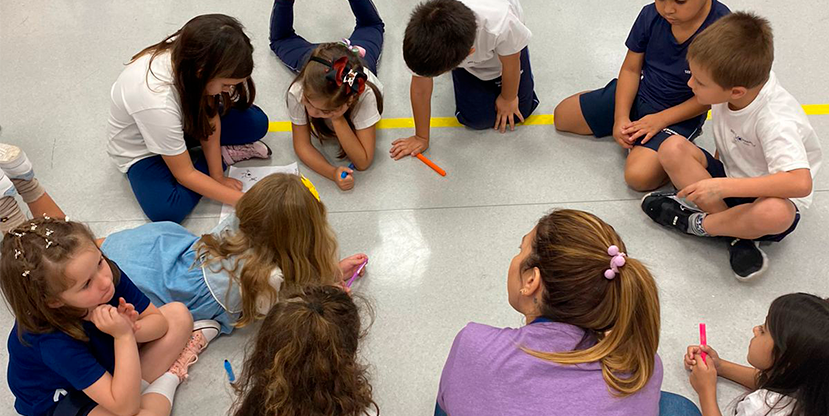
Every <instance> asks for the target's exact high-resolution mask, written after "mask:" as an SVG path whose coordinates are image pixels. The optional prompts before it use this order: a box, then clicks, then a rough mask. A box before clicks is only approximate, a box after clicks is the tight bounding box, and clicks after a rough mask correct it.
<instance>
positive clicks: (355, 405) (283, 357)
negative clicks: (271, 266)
mask: <svg viewBox="0 0 829 416" xmlns="http://www.w3.org/2000/svg"><path fill="white" fill-rule="evenodd" d="M365 305H367V306H368V304H367V303H365ZM367 312H368V315H371V310H370V309H369V310H368V311H367ZM361 328H362V323H361V319H360V310H359V308H358V307H357V305H356V304H355V302H354V301H353V300H352V298H351V296H349V295H348V294H346V292H345V291H343V289H342V288H340V287H336V286H308V287H304V288H301V289H300V290H299V291H297V292H294V293H292V294H289V295H286V296H284V297H282V299H280V300H279V302H277V303H276V304H275V305H274V307H273V308H272V309H271V311H270V313H268V315H267V316H266V317H265V318H264V319H263V321H262V326H261V327H260V328H259V332H258V333H257V335H256V337H255V338H254V339H253V340H252V341H251V343H250V344H249V346H248V348H247V351H246V354H245V356H246V358H245V366H244V369H243V370H242V373H241V375H240V377H239V380H237V381H236V383H234V384H233V388H234V389H235V390H236V394H237V399H236V402H235V403H234V404H233V407H232V408H231V413H232V414H233V415H234V416H272V415H292V416H361V415H369V414H370V413H369V410H370V409H371V410H374V412H375V413H374V414H379V413H380V410H379V408H378V407H377V404H376V403H375V402H374V400H373V399H372V387H371V384H370V382H369V379H368V371H367V366H366V365H365V364H362V363H360V362H359V360H358V356H357V352H358V347H359V342H360V340H361V339H362V337H363V336H364V333H363V331H362V329H361Z"/></svg>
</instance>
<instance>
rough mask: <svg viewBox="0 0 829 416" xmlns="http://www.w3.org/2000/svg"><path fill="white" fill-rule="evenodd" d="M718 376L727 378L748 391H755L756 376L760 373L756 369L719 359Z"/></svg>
mask: <svg viewBox="0 0 829 416" xmlns="http://www.w3.org/2000/svg"><path fill="white" fill-rule="evenodd" d="M717 372H718V373H719V375H720V376H722V377H724V378H727V379H729V380H731V381H733V382H735V383H737V384H740V385H742V386H744V387H746V388H748V389H751V390H755V389H757V375H758V374H759V373H760V372H759V371H758V370H757V369H756V368H753V367H746V366H744V365H740V364H737V363H732V362H731V361H728V360H723V359H720V368H719V370H717Z"/></svg>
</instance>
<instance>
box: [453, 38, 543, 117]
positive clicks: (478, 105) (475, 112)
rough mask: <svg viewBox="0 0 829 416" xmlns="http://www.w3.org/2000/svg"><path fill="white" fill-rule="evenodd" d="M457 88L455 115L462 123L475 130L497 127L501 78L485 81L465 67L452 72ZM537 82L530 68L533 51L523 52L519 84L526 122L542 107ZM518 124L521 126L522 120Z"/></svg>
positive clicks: (521, 105) (522, 111)
mask: <svg viewBox="0 0 829 416" xmlns="http://www.w3.org/2000/svg"><path fill="white" fill-rule="evenodd" d="M452 83H453V84H454V86H455V116H456V117H457V118H458V122H460V123H461V124H463V125H464V126H466V127H469V128H471V129H474V130H485V129H491V128H493V127H495V119H496V118H497V116H498V113H497V111H496V110H495V100H496V99H497V98H498V96H499V95H501V77H498V78H495V79H493V80H490V81H483V80H481V79H480V78H478V77H476V76H475V75H472V74H471V73H469V71H467V70H466V69H463V68H456V69H453V70H452ZM538 103H539V101H538V96H537V95H535V80H534V79H533V72H532V67H531V66H530V49H529V48H524V49H523V50H522V51H521V78H520V81H519V83H518V109H519V110H520V111H521V115H522V116H524V118H525V119H526V118H527V117H529V116H530V114H532V113H533V111H535V109H536V107H538ZM514 120H515V122H516V123H519V122H520V120H518V117H515V119H514Z"/></svg>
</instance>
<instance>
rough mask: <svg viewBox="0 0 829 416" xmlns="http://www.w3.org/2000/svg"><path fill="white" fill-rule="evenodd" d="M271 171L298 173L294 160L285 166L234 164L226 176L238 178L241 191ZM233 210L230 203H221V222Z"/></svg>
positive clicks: (244, 190) (271, 172) (246, 189)
mask: <svg viewBox="0 0 829 416" xmlns="http://www.w3.org/2000/svg"><path fill="white" fill-rule="evenodd" d="M273 173H291V174H294V175H299V165H297V163H296V162H294V163H291V164H290V165H287V166H254V167H249V168H238V167H236V166H231V167H230V168H229V169H228V170H227V176H228V177H230V178H234V179H238V180H239V181H240V182H242V192H247V191H248V189H250V187H251V186H253V185H254V184H256V182H259V180H260V179H262V178H264V177H265V176H268V175H270V174H273ZM235 211H236V210H235V209H233V207H232V206H231V205H227V204H224V205H222V214H221V216H220V217H219V221H220V222H221V221H222V220H224V219H225V217H227V216H228V215H230V214H233V213H234V212H235Z"/></svg>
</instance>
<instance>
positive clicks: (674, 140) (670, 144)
mask: <svg viewBox="0 0 829 416" xmlns="http://www.w3.org/2000/svg"><path fill="white" fill-rule="evenodd" d="M688 146H693V144H691V142H689V141H688V139H686V138H685V137H683V136H680V135H678V134H677V135H673V136H671V137H668V138H667V139H665V141H664V142H662V144H661V145H660V146H659V151H658V152H657V154H658V156H659V161H660V162H661V164H662V165H663V166H664V165H666V164H675V163H677V162H679V161H681V160H684V159H687V158H690V157H693V156H691V152H689V151H688Z"/></svg>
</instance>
